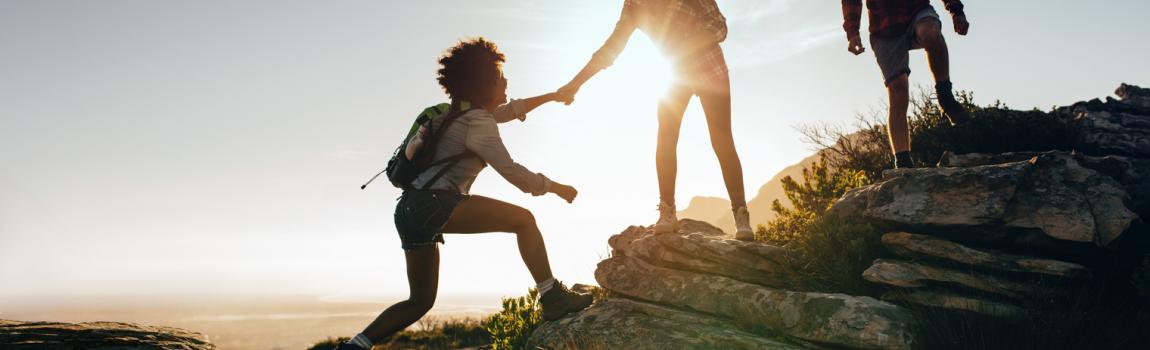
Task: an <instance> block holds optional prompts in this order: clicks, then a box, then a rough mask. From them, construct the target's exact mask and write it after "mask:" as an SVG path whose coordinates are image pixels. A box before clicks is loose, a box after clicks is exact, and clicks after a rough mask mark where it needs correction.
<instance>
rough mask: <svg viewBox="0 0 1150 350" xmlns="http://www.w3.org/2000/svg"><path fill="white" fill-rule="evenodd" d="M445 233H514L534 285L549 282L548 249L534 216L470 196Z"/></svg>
mask: <svg viewBox="0 0 1150 350" xmlns="http://www.w3.org/2000/svg"><path fill="white" fill-rule="evenodd" d="M443 232H444V233H487V232H508V233H514V234H515V238H516V242H517V243H518V244H519V255H520V257H522V258H523V263H524V264H526V265H527V270H529V271H531V277H532V278H534V279H535V283H540V282H543V281H547V280H549V279H551V278H552V277H553V276H552V275H551V263H550V262H549V261H548V260H547V247H546V246H545V244H544V243H543V235H542V234H541V233H540V232H539V226H538V225H536V224H535V216H534V215H532V214H531V212H530V211H528V210H527V209H524V208H522V207H519V206H517V205H514V204H511V203H507V202H504V201H500V200H497V199H491V198H487V197H483V196H474V195H473V196H471V197H470V198H468V199H465V200H463V201H462V202H459V205H457V206H456V207H455V211H453V212H452V213H451V218H449V219H447V224H446V225H444V226H443Z"/></svg>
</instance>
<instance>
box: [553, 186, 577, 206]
mask: <svg viewBox="0 0 1150 350" xmlns="http://www.w3.org/2000/svg"><path fill="white" fill-rule="evenodd" d="M551 193H554V194H556V195H558V196H559V198H563V200H565V201H567V203H572V202H574V201H575V197H576V196H578V195H579V191H577V190H575V188H574V187H571V186H567V185H564V184H561V183H558V182H554V183H551Z"/></svg>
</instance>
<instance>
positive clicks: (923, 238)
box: [882, 232, 1091, 279]
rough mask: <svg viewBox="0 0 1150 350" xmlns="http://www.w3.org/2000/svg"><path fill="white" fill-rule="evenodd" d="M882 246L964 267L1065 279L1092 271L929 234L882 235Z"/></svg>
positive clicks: (900, 252)
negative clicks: (972, 245)
mask: <svg viewBox="0 0 1150 350" xmlns="http://www.w3.org/2000/svg"><path fill="white" fill-rule="evenodd" d="M882 244H883V246H884V247H886V249H887V250H889V251H891V252H893V253H894V254H897V255H899V256H903V257H907V258H911V259H922V260H927V261H934V262H941V263H943V264H944V265H949V266H955V267H960V268H967V269H971V268H975V269H981V270H984V271H999V272H1007V273H1016V274H1025V275H1031V276H1049V277H1055V278H1061V279H1085V278H1089V277H1090V275H1091V273H1090V269H1089V268H1087V267H1086V266H1082V265H1080V264H1076V263H1072V262H1065V261H1060V260H1053V259H1046V258H1039V257H1033V256H1025V255H1017V254H1010V253H1003V252H997V251H991V250H988V249H976V248H973V247H970V246H967V245H963V244H958V243H955V242H951V241H948V240H945V239H941V238H937V237H933V236H928V235H919V234H913V233H907V232H891V233H887V234H884V235H883V236H882Z"/></svg>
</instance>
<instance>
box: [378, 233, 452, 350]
mask: <svg viewBox="0 0 1150 350" xmlns="http://www.w3.org/2000/svg"><path fill="white" fill-rule="evenodd" d="M404 255H405V256H406V259H407V284H408V287H409V288H410V292H409V293H410V294H409V296H408V298H407V300H404V301H401V302H398V303H396V304H395V305H392V306H391V307H389V308H387V310H384V311H383V312H382V313H380V314H379V316H378V317H376V318H375V321H372V322H371V324H370V325H368V326H367V328H365V329H364V330H363V333H362V334H363V335H365V336H367V338H368V339H370V340H371V341H372V343H373V344H378V343H380V342H382V341H384V340H386V339H387V338H388V337H391V336H392V335H393V334H395V333H396V332H399V331H401V330H403V329H404V328H407V326H410V325H412V324H413V323H415V321H418V320H419V318H420V317H423V315H425V314H427V311H429V310H431V307H432V306H434V305H435V297H436V293H437V290H438V289H439V245H437V244H431V245H425V246H421V247H416V248H413V249H411V250H407V251H406V252H404Z"/></svg>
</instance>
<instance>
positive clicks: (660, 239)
mask: <svg viewBox="0 0 1150 350" xmlns="http://www.w3.org/2000/svg"><path fill="white" fill-rule="evenodd" d="M680 226H681V227H682V229H681V230H680V232H679V234H662V235H656V234H654V232H653V231H652V230H650V229H647V228H643V227H638V226H633V227H630V228H628V229H627V230H626V231H623V233H620V234H617V235H615V236H612V237H611V238H610V239H609V240H608V243H609V244H610V245H611V247H612V253H613V254H614V255H625V256H633V257H637V258H640V259H642V260H643V261H646V262H648V263H651V264H653V265H657V266H662V267H668V268H672V269H677V270H683V271H692V272H698V273H705V274H713V275H720V276H726V277H730V278H733V279H736V280H740V281H744V282H750V283H755V284H759V285H764V286H777V287H785V286H792V285H794V280H795V279H796V277H797V276H796V275H795V272H794V269H793V268H792V267H791V266H790V263H791V262H792V261H793V256H792V254H793V253H791V252H790V251H789V250H786V249H783V248H780V247H776V246H772V245H767V244H761V243H755V242H743V241H738V240H733V239H729V238H730V237H728V236H725V235H722V231H718V229H717V228H714V226H711V225H709V224H707V223H704V222H700V221H694V220H686V219H684V220H682V221H681V225H680Z"/></svg>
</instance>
